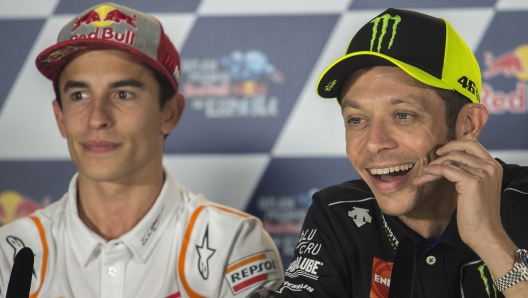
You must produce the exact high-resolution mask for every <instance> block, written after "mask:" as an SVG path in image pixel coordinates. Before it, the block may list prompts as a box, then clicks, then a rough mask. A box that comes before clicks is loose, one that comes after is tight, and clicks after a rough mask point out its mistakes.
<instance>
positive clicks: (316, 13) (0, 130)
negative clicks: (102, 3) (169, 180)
mask: <svg viewBox="0 0 528 298" xmlns="http://www.w3.org/2000/svg"><path fill="white" fill-rule="evenodd" d="M118 2H119V3H120V4H123V5H127V6H130V7H132V8H135V9H138V10H142V11H145V12H148V13H151V14H153V15H154V16H156V17H157V18H159V19H160V21H161V22H162V23H163V26H164V28H165V31H166V32H167V34H168V35H169V37H170V38H171V40H172V41H173V42H174V44H175V45H176V47H177V48H178V50H179V52H180V54H181V71H182V81H181V87H180V88H181V89H180V90H181V92H182V93H183V94H184V95H185V96H186V99H187V107H186V110H185V111H184V115H183V118H182V120H181V122H180V124H179V125H178V127H177V128H176V130H175V131H174V132H173V133H172V134H171V135H170V136H169V137H168V138H167V140H166V143H165V147H166V148H165V149H166V150H165V152H166V154H165V156H164V164H165V166H166V168H167V169H168V170H169V171H170V172H171V173H172V174H173V176H174V177H175V178H176V179H177V180H178V181H179V182H180V183H181V184H183V185H185V186H186V187H188V188H189V189H191V190H192V191H193V192H195V193H204V194H205V195H206V196H207V197H208V198H209V199H210V200H212V201H215V202H218V203H222V204H226V205H229V206H232V207H235V208H238V209H241V210H245V211H247V212H249V213H251V214H254V215H256V216H258V217H259V218H261V219H262V222H263V224H264V227H265V228H266V229H267V230H268V231H269V233H270V234H271V235H272V237H273V239H274V240H275V242H276V243H277V246H278V247H279V249H280V251H281V254H282V257H283V261H284V263H285V264H288V263H289V261H290V260H291V257H292V256H291V253H292V252H293V248H294V247H295V245H296V243H297V239H298V237H299V233H300V229H301V225H302V221H303V219H304V216H305V214H306V210H307V208H308V206H309V205H310V204H311V195H312V194H313V193H314V192H315V191H317V190H319V189H322V188H324V187H327V186H329V185H332V184H336V183H341V182H344V181H347V180H351V179H357V178H358V175H357V174H356V172H355V171H354V170H353V168H352V166H351V165H350V163H349V162H348V160H347V158H346V154H345V140H344V125H343V120H342V118H341V113H340V108H339V106H338V105H337V103H336V101H335V100H331V99H329V100H328V99H327V100H325V99H321V98H319V97H318V96H317V95H316V93H315V84H316V82H317V79H318V76H319V74H320V73H321V72H322V71H323V70H324V69H325V68H326V67H327V66H328V65H329V64H330V63H331V62H332V61H333V60H335V59H337V58H338V57H340V56H341V55H343V53H344V52H345V50H346V47H347V46H348V43H349V41H350V39H351V37H352V36H353V34H354V33H355V32H356V31H357V30H358V29H359V28H360V27H361V26H362V25H363V24H365V23H366V22H367V21H369V20H370V19H371V18H373V17H374V16H376V15H377V14H379V13H380V12H382V11H383V10H385V9H386V8H388V7H397V8H407V9H413V10H418V11H421V12H424V13H428V14H432V15H434V16H438V17H443V18H445V19H447V20H448V21H449V22H450V23H451V24H452V25H453V27H454V28H455V29H456V30H457V31H458V32H459V33H460V34H461V35H462V37H463V38H464V40H466V42H467V43H468V45H469V47H470V48H471V49H472V50H473V52H474V53H475V55H476V57H477V60H478V61H479V63H480V66H481V71H482V78H483V88H482V89H483V90H482V102H483V103H484V104H485V105H486V106H487V107H488V109H489V111H490V118H489V122H488V125H487V126H486V128H485V129H484V131H483V133H482V135H481V137H480V141H481V143H482V144H483V145H484V146H485V147H486V148H488V150H490V151H491V153H492V155H494V156H496V157H499V158H501V159H503V160H504V161H506V162H511V163H518V164H522V165H528V117H527V110H528V107H527V98H526V97H527V94H528V87H527V84H528V25H527V24H526V20H527V19H528V1H525V0H422V1H416V0H375V1H374V0H325V1H321V0H201V1H198V0H196V1H189V0H160V1H143V0H123V1H118ZM98 3H99V1H94V0H89V1H79V0H38V1H37V0H17V1H13V0H0V57H2V59H0V224H6V223H8V222H10V221H12V220H13V219H15V218H17V217H20V216H25V215H27V214H30V213H31V212H33V211H34V210H36V209H38V208H41V207H44V206H46V205H48V204H50V203H52V202H54V201H56V200H58V199H59V198H60V197H61V196H62V195H63V194H64V193H65V192H66V190H67V187H68V183H69V181H70V178H71V176H72V175H73V174H74V173H75V172H76V168H75V165H74V164H73V163H72V162H71V161H70V158H69V154H68V149H67V146H66V142H65V140H64V139H62V138H61V136H60V134H59V132H58V130H57V127H56V124H55V120H54V117H53V111H52V106H51V101H52V100H53V98H54V94H53V90H52V86H51V83H50V82H49V81H48V80H47V79H45V78H44V77H43V76H42V75H40V73H39V72H38V71H37V69H36V67H35V64H34V60H35V58H36V56H37V54H38V53H39V52H40V51H42V50H43V49H45V48H47V47H48V46H50V45H52V44H53V43H54V41H55V40H56V37H57V35H58V32H59V30H60V28H61V27H62V26H63V25H64V24H65V23H66V22H67V21H69V20H70V19H71V18H73V17H74V16H75V15H76V14H78V13H80V12H81V11H83V10H85V9H87V8H89V7H91V6H93V5H96V4H98Z"/></svg>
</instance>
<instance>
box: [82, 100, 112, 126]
mask: <svg viewBox="0 0 528 298" xmlns="http://www.w3.org/2000/svg"><path fill="white" fill-rule="evenodd" d="M88 122H89V123H88V124H89V126H90V128H91V129H94V130H100V129H105V128H109V127H112V126H113V125H114V118H113V115H112V110H111V103H110V101H109V100H106V99H105V98H104V97H101V96H99V97H97V98H95V99H94V101H93V102H92V109H91V111H90V115H89V119H88Z"/></svg>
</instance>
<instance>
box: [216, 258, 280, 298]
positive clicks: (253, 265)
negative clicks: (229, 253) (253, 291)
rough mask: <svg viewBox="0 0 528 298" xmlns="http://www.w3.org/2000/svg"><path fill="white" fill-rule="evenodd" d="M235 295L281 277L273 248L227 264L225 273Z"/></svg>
mask: <svg viewBox="0 0 528 298" xmlns="http://www.w3.org/2000/svg"><path fill="white" fill-rule="evenodd" d="M224 277H225V279H226V281H227V283H228V285H229V288H230V289H231V292H233V294H234V295H237V294H238V293H240V292H242V291H244V290H247V289H250V288H252V287H254V286H256V285H258V284H262V283H264V282H266V281H268V280H277V279H279V278H280V274H279V270H278V267H277V260H276V259H275V255H274V254H273V252H272V251H271V250H268V251H263V252H259V253H256V254H253V255H249V256H247V257H244V258H242V259H240V260H237V261H235V262H233V263H231V264H229V265H228V266H227V268H226V269H225V275H224Z"/></svg>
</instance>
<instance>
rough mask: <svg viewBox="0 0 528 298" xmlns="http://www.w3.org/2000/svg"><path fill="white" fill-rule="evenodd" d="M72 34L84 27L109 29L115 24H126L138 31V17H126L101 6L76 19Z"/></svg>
mask: <svg viewBox="0 0 528 298" xmlns="http://www.w3.org/2000/svg"><path fill="white" fill-rule="evenodd" d="M73 22H74V26H73V29H72V32H73V31H75V30H77V29H78V28H79V27H81V26H82V25H85V26H88V25H91V26H94V27H108V26H110V25H111V24H113V23H125V24H127V25H129V26H130V27H132V28H134V29H136V28H137V27H136V25H135V24H134V23H135V22H136V15H130V16H128V15H126V14H124V13H122V12H121V11H119V10H118V9H117V8H115V7H113V6H110V5H101V6H99V7H97V8H96V9H94V10H92V11H90V12H88V13H87V14H85V15H84V16H82V17H80V18H75V20H74V21H73Z"/></svg>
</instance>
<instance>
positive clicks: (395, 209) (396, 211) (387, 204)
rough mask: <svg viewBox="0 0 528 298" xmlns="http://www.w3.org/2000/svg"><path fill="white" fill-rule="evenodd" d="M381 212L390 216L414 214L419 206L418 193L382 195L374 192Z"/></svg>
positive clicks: (400, 192)
mask: <svg viewBox="0 0 528 298" xmlns="http://www.w3.org/2000/svg"><path fill="white" fill-rule="evenodd" d="M374 196H375V198H376V201H377V203H378V206H379V208H380V210H381V211H382V212H383V213H384V214H386V215H390V216H402V215H407V214H410V213H412V212H413V210H415V209H416V206H417V205H418V200H419V199H418V195H417V193H415V192H414V193H409V192H402V191H399V192H393V193H389V194H386V193H384V194H381V193H376V192H374Z"/></svg>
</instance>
